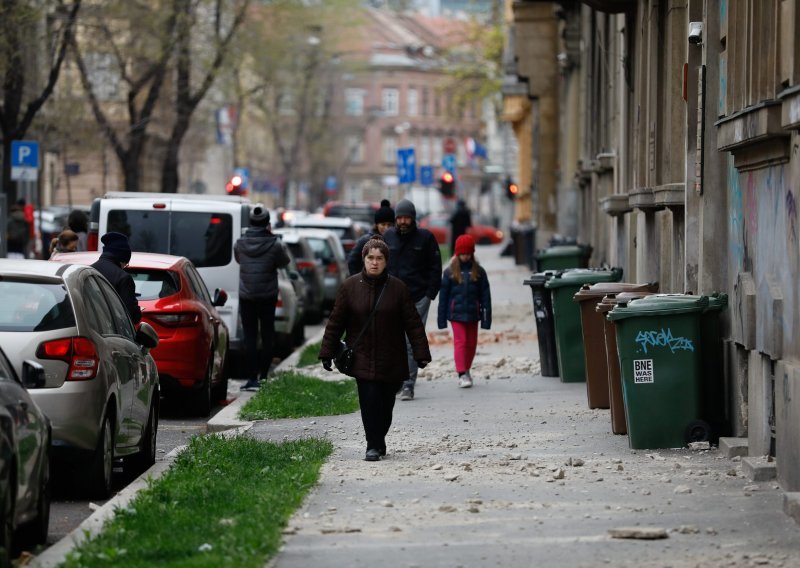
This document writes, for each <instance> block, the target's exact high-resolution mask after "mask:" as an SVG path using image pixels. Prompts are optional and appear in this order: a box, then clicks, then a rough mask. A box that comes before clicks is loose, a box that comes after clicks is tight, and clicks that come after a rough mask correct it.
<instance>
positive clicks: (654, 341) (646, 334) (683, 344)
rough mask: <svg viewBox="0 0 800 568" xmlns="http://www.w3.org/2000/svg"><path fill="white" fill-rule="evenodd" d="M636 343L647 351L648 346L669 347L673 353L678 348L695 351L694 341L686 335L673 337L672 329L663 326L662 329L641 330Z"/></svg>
mask: <svg viewBox="0 0 800 568" xmlns="http://www.w3.org/2000/svg"><path fill="white" fill-rule="evenodd" d="M636 343H638V344H639V346H640V347H641V348H642V350H643V351H644V352H645V353H647V348H648V347H669V349H670V351H671V352H672V353H675V352H676V351H678V350H683V351H694V343H692V340H691V339H686V338H685V337H672V330H671V329H667V330H664V328H663V327H662V328H661V331H640V332H639V334H638V335H637V336H636Z"/></svg>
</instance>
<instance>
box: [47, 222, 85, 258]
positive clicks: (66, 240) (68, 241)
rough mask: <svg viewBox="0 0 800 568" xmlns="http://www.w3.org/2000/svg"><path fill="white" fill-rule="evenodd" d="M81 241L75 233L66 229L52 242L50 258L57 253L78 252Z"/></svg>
mask: <svg viewBox="0 0 800 568" xmlns="http://www.w3.org/2000/svg"><path fill="white" fill-rule="evenodd" d="M79 240H80V237H79V236H78V234H77V233H76V232H75V231H70V230H69V229H64V230H63V231H61V232H60V233H59V234H58V236H57V237H53V239H52V240H51V241H50V256H52V255H53V253H57V252H77V251H78V244H79ZM48 258H49V257H48Z"/></svg>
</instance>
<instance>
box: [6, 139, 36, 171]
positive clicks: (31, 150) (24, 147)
mask: <svg viewBox="0 0 800 568" xmlns="http://www.w3.org/2000/svg"><path fill="white" fill-rule="evenodd" d="M11 167H12V168H15V167H16V168H38V167H39V143H38V142H32V141H30V140H12V141H11Z"/></svg>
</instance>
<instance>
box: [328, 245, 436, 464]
mask: <svg viewBox="0 0 800 568" xmlns="http://www.w3.org/2000/svg"><path fill="white" fill-rule="evenodd" d="M390 254H391V253H390V251H389V247H387V246H386V243H385V242H384V240H383V239H382V238H381V237H380V236H375V237H373V238H372V239H370V240H369V241H367V243H366V244H365V245H364V247H363V248H362V250H361V255H362V259H363V262H364V269H363V270H362V271H361V272H360V273H359V274H355V275H353V276H351V277H350V278H348V279H347V280H345V282H344V284H342V286H341V287H340V288H339V291H338V292H337V293H336V301H335V303H334V304H333V310H332V311H331V315H330V317H329V318H328V323H327V325H326V326H325V334H324V335H323V337H322V346H321V347H320V351H319V359H320V360H321V361H322V366H323V367H324V368H325V369H326V370H327V371H331V370H332V368H333V367H332V361H333V359H334V357H336V355H337V353H338V351H339V345H340V340H341V338H342V334H345V343H347V346H348V347H349V348H351V349H352V350H353V352H354V357H353V367H352V369H351V371H350V373H349V375H350V376H352V377H355V379H356V384H357V385H358V402H359V406H360V407H361V421H362V423H363V424H364V434H365V436H366V439H367V453H366V455H365V457H364V459H365V460H366V461H378V460H380V459H381V457H382V456H385V455H386V434H387V433H388V432H389V428H390V427H391V425H392V411H393V410H394V401H395V395H396V394H397V391H398V390H400V387H401V386H402V385H403V381H405V380H406V379H407V378H408V362H407V359H406V341H408V342H410V344H411V349H412V353H413V357H414V359H415V362H416V365H417V366H418V367H419V368H424V367H425V366H426V365H427V364H428V363H429V362H430V360H431V352H430V348H429V346H428V338H427V336H426V334H425V326H424V325H422V320H421V319H420V317H419V313H418V312H417V308H416V306H415V305H414V301H413V300H412V299H411V294H410V293H409V290H408V288H407V287H406V285H405V284H404V283H403V282H402V281H401V280H399V279H398V278H395V277H394V276H390V275H389V273H388V272H387V271H386V264H387V259H388V258H389V255H390ZM373 312H374V313H373Z"/></svg>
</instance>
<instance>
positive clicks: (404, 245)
mask: <svg viewBox="0 0 800 568" xmlns="http://www.w3.org/2000/svg"><path fill="white" fill-rule="evenodd" d="M394 212H395V226H394V227H392V228H391V229H389V230H387V231H386V232H385V233H384V234H383V238H384V240H385V241H386V245H387V246H388V247H389V265H388V267H387V270H388V271H389V274H391V275H392V276H395V277H397V278H399V279H400V280H402V281H403V282H405V284H406V286H408V291H409V293H410V294H411V299H412V300H413V301H414V304H415V306H416V308H417V313H418V314H419V317H420V319H421V320H422V325H423V326H424V325H425V324H426V323H427V320H428V310H430V307H431V301H433V300H434V299H435V298H436V296H437V294H439V287H440V286H441V285H442V254H441V252H440V251H439V243H437V242H436V237H434V236H433V233H431V232H430V231H428V230H427V229H421V228H419V227H417V209H416V207H414V204H413V203H412V202H411V201H409V200H408V199H403V200H401V201H400V202H399V203H398V204H397V207H395V210H394ZM406 352H407V354H408V355H407V360H408V378H407V379H406V381H405V383H404V384H403V390H402V392H401V393H400V400H414V387H415V386H416V383H417V364H416V361H415V360H414V353H413V350H412V348H411V343H409V342H408V341H406Z"/></svg>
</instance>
